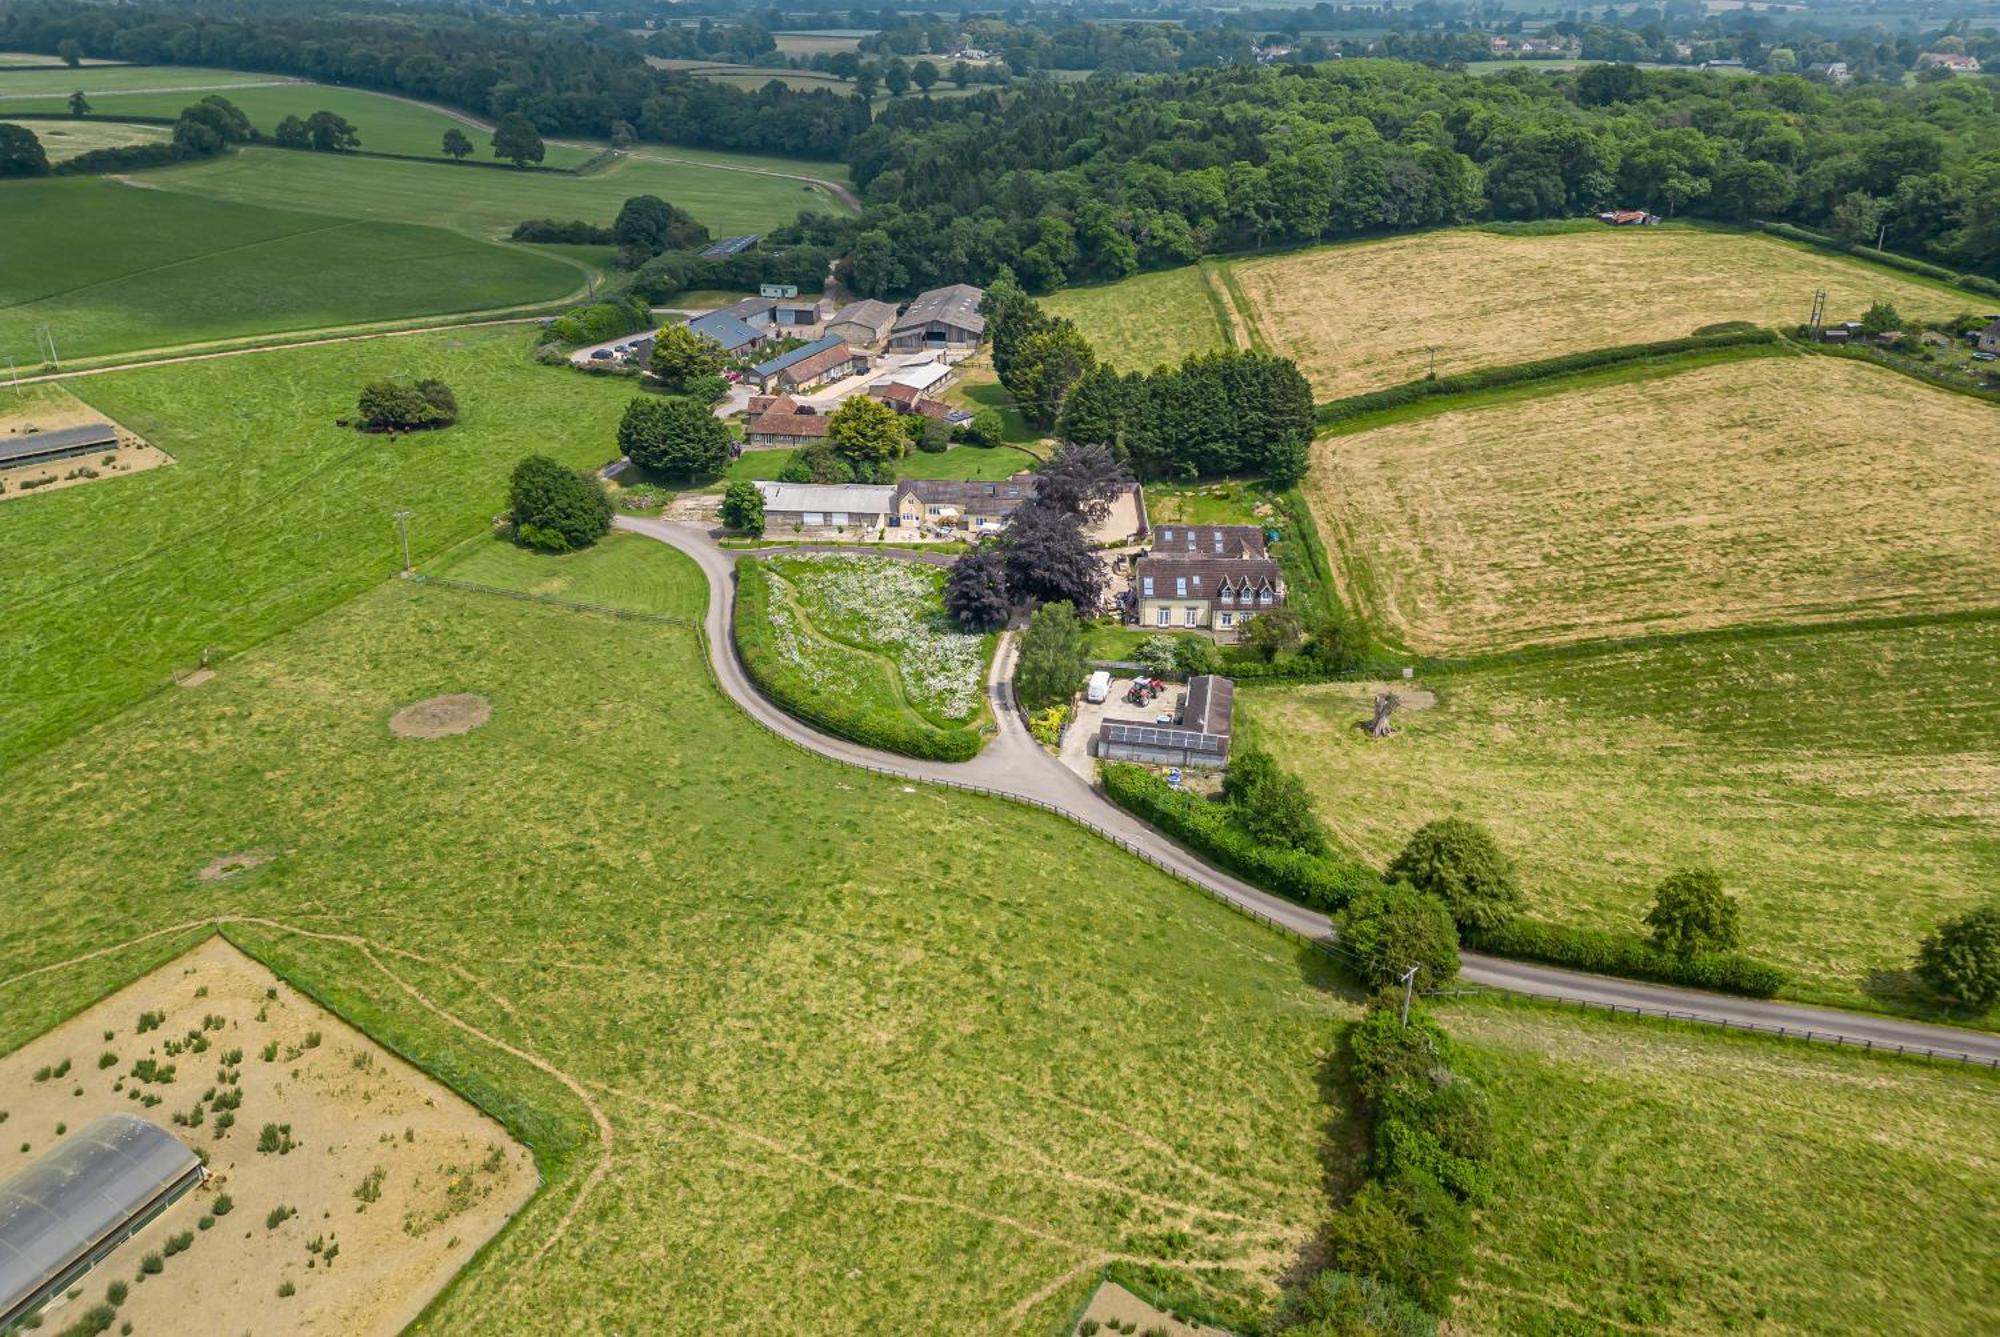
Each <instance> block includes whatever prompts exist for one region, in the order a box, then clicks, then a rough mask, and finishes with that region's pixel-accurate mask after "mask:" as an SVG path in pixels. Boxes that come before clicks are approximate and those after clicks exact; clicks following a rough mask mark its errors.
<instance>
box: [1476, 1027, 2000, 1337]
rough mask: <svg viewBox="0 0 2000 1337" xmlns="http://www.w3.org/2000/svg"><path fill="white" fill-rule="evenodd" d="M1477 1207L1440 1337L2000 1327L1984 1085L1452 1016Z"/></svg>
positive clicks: (1992, 1111) (1998, 1098) (1975, 1079)
mask: <svg viewBox="0 0 2000 1337" xmlns="http://www.w3.org/2000/svg"><path fill="white" fill-rule="evenodd" d="M1441 1020H1442V1021H1443V1022H1444V1024H1445V1026H1446V1028H1447V1029H1448V1030H1449V1031H1450V1032H1451V1034H1452V1036H1453V1038H1454V1039H1456V1040H1458V1041H1460V1042H1461V1044H1462V1045H1463V1046H1464V1048H1465V1050H1466V1052H1467V1055H1468V1058H1469V1062H1467V1063H1466V1064H1465V1068H1466V1069H1467V1071H1468V1072H1469V1073H1470V1075H1471V1076H1473V1077H1474V1078H1475V1079H1476V1080H1477V1081H1479V1082H1480V1083H1481V1084H1483V1085H1484V1086H1485V1087H1486V1089H1487V1091H1488V1093H1489V1094H1490V1095H1491V1096H1492V1097H1493V1112H1494V1124H1495V1127H1496V1128H1497V1129H1498V1130H1499V1137H1498V1145H1499V1154H1498V1156H1497V1158H1496V1164H1495V1167H1494V1168H1495V1171H1496V1174H1495V1191H1494V1194H1493V1200H1492V1202H1491V1203H1490V1204H1489V1205H1488V1206H1487V1207H1486V1208H1485V1209H1484V1210H1483V1211H1481V1212H1480V1213H1479V1220H1478V1224H1477V1225H1476V1226H1475V1228H1474V1232H1473V1263H1472V1266H1471V1268H1470V1269H1469V1270H1468V1272H1467V1277H1466V1294H1465V1295H1464V1296H1463V1297H1462V1298H1461V1300H1460V1301H1459V1305H1458V1309H1457V1312H1456V1314H1455V1315H1454V1320H1453V1327H1454V1328H1455V1329H1457V1330H1459V1331H1464V1332H1485V1333H1517V1334H1523V1335H1524V1337H1541V1335H1547V1334H1562V1333H1582V1332H1620V1331H1623V1332H1631V1331H1640V1330H1643V1331H1646V1332H1672V1333H1723V1332H1770V1333H1814V1332H1902V1333H1917V1332H1924V1333H1966V1334H1971V1333H1977V1332H1983V1331H1987V1330H1990V1328H1991V1326H1992V1318H1993V1315H1994V1313H1995V1312H2000V1166H1996V1163H1995V1159H1994V1136H1993V1130H1994V1128H1995V1126H1996V1125H2000V1081H1997V1080H1996V1079H1995V1075H1994V1074H1993V1073H1992V1072H1990V1071H1986V1070H1981V1069H1976V1068H1961V1067H1958V1066H1957V1065H1953V1064H1942V1065H1938V1066H1936V1067H1932V1066H1928V1065H1924V1064H1920V1063H1915V1062H1907V1061H1903V1060H1899V1059H1885V1058H1882V1057H1880V1056H1875V1055H1867V1054H1861V1053H1858V1052H1855V1051H1852V1050H1835V1049H1829V1048H1827V1047H1826V1046H1823V1045H1813V1046H1806V1045H1802V1044H1800V1043H1798V1042H1796V1041H1793V1042H1784V1041H1777V1040H1773V1039H1768V1038H1753V1037H1747V1036H1742V1035H1725V1034H1720V1033H1718V1032H1716V1031H1714V1030H1708V1029H1701V1030H1696V1029H1693V1028H1687V1029H1681V1028H1676V1027H1668V1026H1665V1025H1663V1024H1661V1023H1658V1022H1652V1021H1636V1020H1634V1019H1632V1018H1629V1017H1619V1018H1610V1017H1604V1016H1598V1015H1587V1016H1586V1015H1579V1014H1577V1013H1574V1012H1570V1011H1566V1010H1553V1009H1549V1008H1545V1007H1543V1006H1541V1005H1536V1004H1527V1003H1515V1002H1505V1001H1499V1000H1495V1001H1490V1002H1477V1003H1457V1004H1453V1005H1452V1006H1450V1007H1448V1008H1446V1009H1444V1010H1443V1012H1442V1013H1441Z"/></svg>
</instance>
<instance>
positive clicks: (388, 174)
mask: <svg viewBox="0 0 2000 1337" xmlns="http://www.w3.org/2000/svg"><path fill="white" fill-rule="evenodd" d="M475 142H476V141H475ZM673 156H674V157H676V158H680V157H683V156H685V157H687V158H688V159H689V160H688V161H686V162H665V161H658V160H653V159H650V158H645V157H640V156H636V155H635V156H629V157H625V158H622V159H620V160H619V161H617V162H615V163H612V164H611V165H610V166H608V167H606V168H604V169H603V170H602V171H595V172H591V173H589V174H587V175H583V176H570V175H567V174H563V173H557V172H515V171H498V170H492V169H486V168H477V167H467V166H454V165H452V164H450V163H422V162H399V161H396V160H393V159H386V158H357V157H346V156H342V155H339V154H332V153H294V152H287V151H285V150H282V149H259V148H250V149H243V150H239V151H238V152H236V153H231V154H229V155H227V156H225V157H222V158H215V159H210V160H209V161H207V162H202V163H193V164H189V165H186V166H178V167H167V168H161V169H159V170H157V171H153V172H148V173H147V174H146V176H145V181H146V184H147V185H149V186H154V187H157V188H159V189H161V190H169V191H174V192H178V193H184V194H191V195H201V196H205V197H209V198H214V199H220V200H225V201H227V202H229V203H233V204H255V205H262V206H265V207H269V208H293V209H314V210H319V211H321V212H324V213H329V214H337V215H340V216H343V217H347V218H365V219H372V220H377V221H382V222H398V223H418V224H424V225H427V226H431V227H441V228H451V229H454V230H456V231H459V232H465V233H470V234H472V235H474V236H483V237H504V236H506V235H507V234H508V233H509V232H511V231H512V230H513V228H514V225H515V224H516V223H519V222H521V221H522V220H523V219H528V218H560V219H569V218H581V219H583V220H584V221H586V222H593V223H605V224H609V223H610V222H611V220H612V219H613V218H615V217H617V214H618V210H619V207H620V206H622V205H623V204H624V203H625V201H626V200H627V199H628V198H630V197H631V196H633V195H658V196H660V197H661V198H663V199H669V200H672V201H673V202H674V203H675V204H677V205H679V206H681V207H682V208H684V209H686V210H688V211H689V212H690V213H692V214H693V215H694V216H695V217H696V218H698V219H700V220H701V221H702V222H703V223H704V224H706V225H707V226H708V228H709V230H710V231H711V232H713V233H715V234H716V235H717V236H727V235H729V234H730V233H732V232H761V231H765V230H768V229H770V228H772V227H775V226H777V225H778V224H780V223H789V222H791V221H792V220H793V219H794V218H796V217H797V216H798V214H799V211H800V210H803V209H816V210H819V211H820V212H832V211H835V210H837V209H838V207H839V206H838V205H837V204H836V203H835V202H834V201H833V199H832V197H831V196H829V195H828V194H826V192H825V191H823V190H820V189H819V188H817V187H813V186H809V185H806V184H805V183H803V182H799V181H793V180H787V179H785V178H783V177H778V176H769V175H763V174H759V173H754V172H742V171H727V170H724V171H718V170H715V169H714V167H712V166H711V165H709V163H708V162H706V161H703V160H701V159H699V158H698V157H696V156H695V155H693V154H692V153H690V154H687V155H683V154H681V153H680V152H679V151H678V150H676V151H675V152H674V154H673ZM760 161H769V160H760ZM780 161H782V160H780ZM790 170H793V171H807V172H810V168H809V167H808V168H801V167H799V166H797V165H794V166H792V167H791V168H790Z"/></svg>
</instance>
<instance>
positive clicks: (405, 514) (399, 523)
mask: <svg viewBox="0 0 2000 1337" xmlns="http://www.w3.org/2000/svg"><path fill="white" fill-rule="evenodd" d="M396 534H397V536H398V537H400V538H401V539H402V540H403V574H404V575H406V576H407V575H408V574H410V512H409V511H397V512H396Z"/></svg>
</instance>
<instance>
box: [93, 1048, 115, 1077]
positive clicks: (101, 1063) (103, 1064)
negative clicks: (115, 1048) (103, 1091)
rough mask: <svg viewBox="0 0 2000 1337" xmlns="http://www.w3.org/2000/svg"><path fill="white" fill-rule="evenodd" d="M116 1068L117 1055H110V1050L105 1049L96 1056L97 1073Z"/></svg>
mask: <svg viewBox="0 0 2000 1337" xmlns="http://www.w3.org/2000/svg"><path fill="white" fill-rule="evenodd" d="M117 1066H118V1055H116V1054H114V1053H112V1052H111V1051H110V1050H108V1049H107V1050H105V1051H104V1052H103V1053H102V1054H99V1055H98V1056H97V1070H98V1071H99V1072H102V1071H104V1069H106V1068H115V1067H117Z"/></svg>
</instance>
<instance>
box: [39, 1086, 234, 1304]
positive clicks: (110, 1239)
mask: <svg viewBox="0 0 2000 1337" xmlns="http://www.w3.org/2000/svg"><path fill="white" fill-rule="evenodd" d="M207 1173H208V1172H207V1171H206V1170H204V1169H203V1168H202V1164H201V1159H200V1158H199V1157H198V1156H196V1155H195V1154H194V1152H192V1151H191V1150H189V1149H188V1147H187V1146H186V1144H184V1143H183V1142H181V1140H180V1139H179V1138H177V1137H175V1136H174V1135H173V1134H172V1133H169V1132H168V1131H167V1130H166V1129H164V1128H161V1127H160V1126H159V1125H157V1124H153V1123H148V1122H147V1121H146V1120H144V1119H140V1118H135V1117H134V1116H132V1115H130V1114H109V1115H106V1116H105V1117H104V1118H102V1119H99V1120H97V1121H96V1122H94V1123H92V1124H90V1125H88V1126H87V1127H84V1128H82V1129H79V1130H78V1131H77V1132H75V1133H73V1134H72V1135H71V1136H70V1137H68V1138H67V1139H65V1140H64V1141H63V1143H62V1144H61V1145H60V1146H58V1147H56V1149H55V1150H53V1151H51V1152H49V1153H48V1154H47V1155H45V1156H43V1157H42V1158H41V1159H40V1160H38V1161H36V1162H35V1163H34V1164H33V1165H30V1166H29V1167H28V1168H27V1169H25V1170H22V1171H21V1172H20V1173H19V1174H16V1175H15V1176H14V1177H13V1178H11V1179H9V1180H7V1181H6V1182H5V1183H0V1332H5V1331H11V1330H12V1328H13V1327H14V1325H15V1324H16V1323H18V1322H19V1321H20V1320H22V1319H24V1318H26V1317H27V1316H28V1315H29V1314H32V1313H34V1312H35V1311H36V1310H37V1309H39V1308H40V1307H41V1306H42V1305H43V1304H45V1303H47V1302H48V1301H49V1300H50V1299H52V1298H54V1297H55V1296H57V1295H60V1294H62V1292H63V1291H64V1290H66V1289H68V1288H69V1287H70V1286H71V1285H73V1284H74V1283H75V1282H76V1280H77V1279H78V1278H79V1277H81V1276H83V1274H84V1273H86V1272H88V1271H89V1270H90V1269H91V1268H93V1267H95V1266H96V1265H97V1264H98V1263H100V1262H102V1261H104V1259H106V1258H107V1257H109V1256H110V1255H111V1253H112V1252H113V1251H114V1250H115V1249H117V1247H118V1246H119V1245H121V1244H123V1243H124V1242H125V1241H126V1240H128V1239H130V1238H131V1237H132V1236H133V1235H135V1234H137V1233H138V1231H139V1230H140V1229H141V1228H142V1227H144V1226H145V1225H146V1223H147V1222H149V1221H151V1220H152V1219H153V1218H154V1217H156V1216H158V1215H159V1214H160V1213H161V1212H164V1211H165V1210H166V1209H167V1208H168V1207H170V1206H172V1205H173V1203H174V1202H175V1201H176V1200H177V1199H179V1198H180V1197H181V1195H182V1194H184V1193H186V1192H187V1191H188V1190H190V1189H192V1188H194V1187H195V1186H197V1185H198V1184H200V1183H201V1181H202V1180H203V1179H204V1178H206V1177H207Z"/></svg>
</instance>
